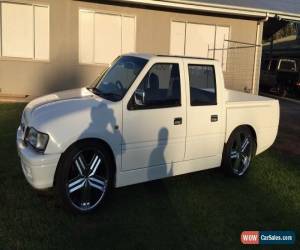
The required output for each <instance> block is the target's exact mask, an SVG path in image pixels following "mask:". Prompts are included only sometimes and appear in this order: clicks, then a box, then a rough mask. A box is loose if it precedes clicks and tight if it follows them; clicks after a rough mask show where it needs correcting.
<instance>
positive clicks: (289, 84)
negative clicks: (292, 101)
mask: <svg viewBox="0 0 300 250" xmlns="http://www.w3.org/2000/svg"><path fill="white" fill-rule="evenodd" d="M260 87H261V90H262V91H266V92H271V93H274V94H277V95H280V96H286V95H287V94H291V95H294V96H295V95H299V94H300V65H299V61H298V60H295V59H271V60H264V61H263V64H262V72H261V82H260Z"/></svg>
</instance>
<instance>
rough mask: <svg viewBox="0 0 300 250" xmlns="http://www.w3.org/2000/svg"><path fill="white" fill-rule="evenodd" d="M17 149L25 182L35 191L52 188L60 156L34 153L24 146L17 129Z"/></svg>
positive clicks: (21, 135)
mask: <svg viewBox="0 0 300 250" xmlns="http://www.w3.org/2000/svg"><path fill="white" fill-rule="evenodd" d="M17 148H18V154H19V157H20V159H21V165H22V170H23V173H24V175H25V177H26V180H27V181H28V182H29V183H30V185H31V186H32V187H34V188H36V189H47V188H51V187H53V182H54V175H55V171H56V167H57V164H58V161H59V158H60V154H55V155H52V154H51V155H44V154H39V153H37V152H35V151H34V150H33V149H32V148H31V147H27V146H25V144H24V142H23V132H22V130H21V128H20V127H19V128H18V132H17Z"/></svg>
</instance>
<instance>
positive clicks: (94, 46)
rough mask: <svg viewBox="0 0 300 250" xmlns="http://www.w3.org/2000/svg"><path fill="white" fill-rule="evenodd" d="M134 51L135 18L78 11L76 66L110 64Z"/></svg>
mask: <svg viewBox="0 0 300 250" xmlns="http://www.w3.org/2000/svg"><path fill="white" fill-rule="evenodd" d="M134 51H135V18H134V17H129V16H121V15H112V14H103V13H97V12H93V11H86V10H80V11H79V62H80V63H91V64H110V63H111V62H112V61H113V60H114V59H115V58H116V57H117V56H119V55H120V54H125V53H129V52H134Z"/></svg>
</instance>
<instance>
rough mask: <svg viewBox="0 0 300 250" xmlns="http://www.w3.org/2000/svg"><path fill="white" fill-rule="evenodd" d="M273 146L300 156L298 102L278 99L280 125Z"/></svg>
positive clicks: (299, 114)
mask: <svg viewBox="0 0 300 250" xmlns="http://www.w3.org/2000/svg"><path fill="white" fill-rule="evenodd" d="M273 148H275V149H277V150H280V151H281V152H285V153H288V154H292V155H297V156H300V103H294V102H290V101H285V100H280V125H279V133H278V136H277V139H276V141H275V143H274V145H273Z"/></svg>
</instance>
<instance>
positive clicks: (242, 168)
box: [230, 133, 252, 176]
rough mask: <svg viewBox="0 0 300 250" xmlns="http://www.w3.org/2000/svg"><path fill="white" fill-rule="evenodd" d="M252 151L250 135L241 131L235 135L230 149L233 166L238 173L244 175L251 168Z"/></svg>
mask: <svg viewBox="0 0 300 250" xmlns="http://www.w3.org/2000/svg"><path fill="white" fill-rule="evenodd" d="M251 152H252V145H251V138H250V136H249V135H247V134H244V133H239V134H238V135H237V136H236V137H235V139H234V142H233V144H232V148H231V151H230V159H231V166H232V170H233V172H234V173H235V174H236V175H238V176H242V175H243V174H244V173H245V172H246V171H247V169H248V168H249V166H250V162H251V157H252V155H251Z"/></svg>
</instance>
